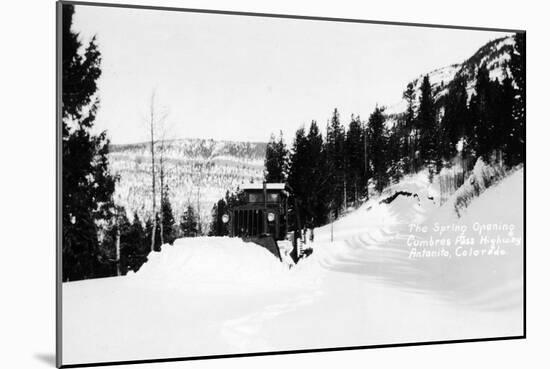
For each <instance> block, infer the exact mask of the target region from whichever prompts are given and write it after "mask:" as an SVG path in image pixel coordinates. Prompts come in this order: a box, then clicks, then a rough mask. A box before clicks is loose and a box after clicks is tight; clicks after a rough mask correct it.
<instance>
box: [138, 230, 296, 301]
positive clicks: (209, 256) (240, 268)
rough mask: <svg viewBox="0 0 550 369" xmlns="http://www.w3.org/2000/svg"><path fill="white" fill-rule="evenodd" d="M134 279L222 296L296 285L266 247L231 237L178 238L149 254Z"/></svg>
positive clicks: (285, 288)
mask: <svg viewBox="0 0 550 369" xmlns="http://www.w3.org/2000/svg"><path fill="white" fill-rule="evenodd" d="M131 278H133V279H135V280H136V283H142V284H143V285H146V286H147V287H148V288H154V289H158V288H162V289H180V290H181V289H186V290H189V291H193V290H195V292H202V293H206V292H208V293H222V294H228V293H237V292H245V291H250V290H251V289H255V290H263V291H266V290H288V289H291V288H292V287H293V286H294V285H295V283H293V281H292V277H291V275H290V274H289V269H288V267H287V266H286V265H285V264H283V263H281V262H280V261H279V260H278V259H277V258H276V257H274V256H273V254H271V253H270V252H269V251H267V250H266V249H265V248H263V247H261V246H259V245H256V244H254V243H252V242H248V243H246V242H243V241H242V240H241V239H239V238H229V237H197V238H182V239H178V240H176V241H175V242H174V245H173V246H170V245H164V246H163V247H162V252H156V253H151V254H149V261H148V262H147V263H145V264H144V265H143V266H142V268H141V269H140V270H139V271H138V272H136V273H135V274H134V275H132V276H131ZM199 290H200V291H199Z"/></svg>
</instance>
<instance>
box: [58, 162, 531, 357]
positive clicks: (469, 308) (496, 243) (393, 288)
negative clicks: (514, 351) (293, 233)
mask: <svg viewBox="0 0 550 369" xmlns="http://www.w3.org/2000/svg"><path fill="white" fill-rule="evenodd" d="M436 180H437V179H436ZM437 188H438V187H437V182H436V183H434V184H430V183H429V182H428V180H427V175H426V173H420V174H418V175H415V176H411V177H407V178H405V179H404V180H403V181H401V182H400V183H399V184H397V185H394V186H392V187H390V188H389V189H387V190H386V191H385V192H384V193H383V194H382V195H381V196H380V197H377V198H373V199H371V200H370V201H369V202H367V203H365V204H364V205H362V206H361V207H360V208H358V209H357V210H354V211H351V212H350V213H349V214H348V215H346V216H345V217H342V218H341V219H339V220H338V221H336V222H334V223H333V224H332V225H327V226H324V227H322V228H320V229H316V230H315V232H314V235H315V238H314V242H313V243H310V244H309V245H310V246H311V247H312V248H313V249H314V252H313V255H312V256H310V257H309V258H308V259H305V260H303V261H301V262H300V263H299V264H298V265H296V266H295V267H294V268H292V269H290V270H289V269H288V268H287V267H285V266H284V265H283V264H281V263H279V262H278V261H277V259H275V258H274V257H273V256H272V255H271V254H270V253H269V252H268V251H266V250H264V249H262V248H261V247H258V246H257V245H255V244H250V243H244V242H242V241H241V240H240V239H231V238H195V239H180V240H177V241H176V243H175V244H174V246H164V247H163V250H162V252H161V253H155V254H153V255H151V256H150V260H149V262H147V263H146V264H145V265H144V266H143V267H142V269H141V270H140V271H139V272H137V273H136V274H131V275H128V276H125V277H119V278H107V279H101V280H89V281H80V282H69V283H65V284H64V285H63V323H64V325H63V362H64V363H65V364H70V363H77V362H80V363H81V362H101V361H116V360H137V359H153V358H167V357H187V356H199V355H212V354H232V353H243V352H259V351H280V350H295V349H308V348H309V349H311V348H326V347H337V346H360V345H371V344H386V343H403V342H420V341H433V340H449V339H467V338H483V337H500V336H516V335H521V334H522V333H523V326H522V322H523V310H522V309H523V300H522V298H523V291H522V286H523V280H522V278H523V277H522V276H523V269H522V268H523V259H522V257H523V238H522V236H523V215H522V213H523V211H522V210H523V169H519V170H517V171H516V172H514V173H513V174H511V175H509V176H508V177H506V178H504V179H503V180H502V181H501V182H499V183H498V184H496V185H494V186H493V187H490V188H488V189H487V190H486V191H485V192H483V193H481V194H480V196H479V197H476V198H474V199H473V200H472V202H471V204H470V205H469V206H468V207H467V208H466V209H464V211H463V212H462V213H461V217H460V218H458V215H457V213H456V211H455V210H454V208H453V204H452V203H451V202H450V201H448V202H447V203H446V204H445V205H443V206H441V207H440V206H439V199H438V193H437ZM399 191H402V192H403V193H405V192H406V193H409V194H410V195H405V194H402V195H398V196H396V197H395V198H394V199H393V201H388V202H385V201H383V200H385V199H389V198H390V197H391V196H392V195H393V194H395V193H397V192H399ZM331 235H332V236H331ZM331 238H332V242H331Z"/></svg>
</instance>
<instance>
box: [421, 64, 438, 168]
mask: <svg viewBox="0 0 550 369" xmlns="http://www.w3.org/2000/svg"><path fill="white" fill-rule="evenodd" d="M416 123H417V127H418V130H419V152H420V161H421V162H422V163H423V164H427V165H428V167H429V169H430V176H433V174H434V173H435V171H436V169H437V168H436V166H437V164H438V159H439V157H440V156H439V153H438V138H439V137H438V127H437V116H436V107H435V100H434V97H433V95H432V87H431V84H430V78H429V77H428V75H426V76H424V79H423V80H422V84H421V86H420V104H419V106H418V115H417V119H416Z"/></svg>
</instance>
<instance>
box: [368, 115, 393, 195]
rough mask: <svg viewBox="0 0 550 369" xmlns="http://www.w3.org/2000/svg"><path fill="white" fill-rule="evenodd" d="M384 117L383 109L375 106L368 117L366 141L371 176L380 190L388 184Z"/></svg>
mask: <svg viewBox="0 0 550 369" xmlns="http://www.w3.org/2000/svg"><path fill="white" fill-rule="evenodd" d="M385 121H386V117H385V116H384V109H383V108H380V107H378V106H377V107H376V108H375V109H374V112H373V113H372V114H371V115H370V117H369V122H368V136H369V137H368V142H369V160H370V161H371V165H372V178H373V179H374V181H375V184H376V190H377V191H378V192H381V191H382V190H383V189H384V187H385V186H386V185H387V184H388V176H387V164H388V162H387V157H386V155H387V132H386V127H385Z"/></svg>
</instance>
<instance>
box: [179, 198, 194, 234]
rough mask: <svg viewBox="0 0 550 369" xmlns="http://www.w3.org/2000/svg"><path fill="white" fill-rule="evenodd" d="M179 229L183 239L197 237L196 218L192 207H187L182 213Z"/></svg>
mask: <svg viewBox="0 0 550 369" xmlns="http://www.w3.org/2000/svg"><path fill="white" fill-rule="evenodd" d="M180 229H181V232H182V234H183V237H197V235H198V233H199V229H198V223H197V216H196V214H195V209H193V206H191V205H189V206H187V209H186V210H185V211H184V212H183V215H182V217H181V222H180Z"/></svg>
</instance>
